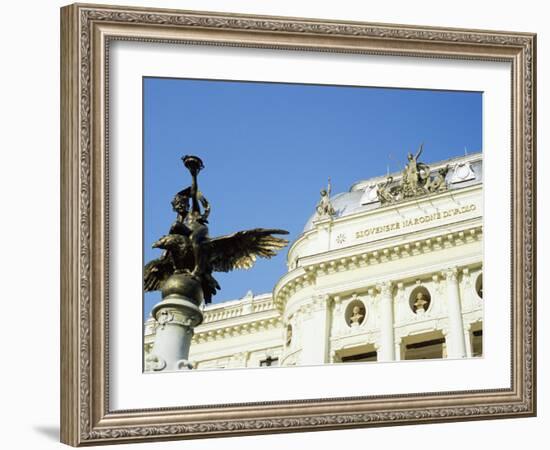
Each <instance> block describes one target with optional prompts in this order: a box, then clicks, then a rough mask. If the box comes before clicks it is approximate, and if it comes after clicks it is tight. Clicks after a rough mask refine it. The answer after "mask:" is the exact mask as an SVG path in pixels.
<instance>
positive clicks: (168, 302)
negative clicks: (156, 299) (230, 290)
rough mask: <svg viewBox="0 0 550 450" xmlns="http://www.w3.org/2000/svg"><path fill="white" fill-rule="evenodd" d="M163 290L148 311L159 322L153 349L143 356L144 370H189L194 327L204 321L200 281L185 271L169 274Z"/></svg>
mask: <svg viewBox="0 0 550 450" xmlns="http://www.w3.org/2000/svg"><path fill="white" fill-rule="evenodd" d="M162 294H163V300H162V301H161V302H160V303H157V304H156V305H155V306H154V307H153V310H152V312H151V314H152V315H153V317H154V318H155V319H156V321H157V324H158V325H157V329H156V332H155V341H154V344H153V349H152V350H151V353H150V354H149V355H147V357H146V358H145V370H146V371H177V370H189V369H191V368H192V365H191V363H190V362H189V361H188V359H187V358H188V357H189V347H190V345H191V339H192V338H193V330H194V328H195V327H196V326H197V325H199V324H200V323H201V322H202V321H203V314H202V311H201V309H200V308H199V305H200V304H201V302H202V289H201V287H200V282H199V281H197V280H196V279H194V278H192V277H190V276H188V275H185V274H177V275H172V277H170V278H169V279H168V280H167V281H166V283H165V285H164V287H163V290H162Z"/></svg>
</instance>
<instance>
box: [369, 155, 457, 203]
mask: <svg viewBox="0 0 550 450" xmlns="http://www.w3.org/2000/svg"><path fill="white" fill-rule="evenodd" d="M422 150H423V145H421V146H420V148H419V149H418V151H417V152H416V154H414V155H413V154H412V153H409V154H408V155H407V164H406V165H405V168H404V169H403V173H402V176H401V179H400V180H399V182H396V183H394V180H393V177H391V176H389V177H388V178H387V179H386V180H385V181H383V182H382V183H379V184H378V198H379V199H380V203H382V204H387V203H395V202H397V201H400V200H405V199H408V198H412V197H418V196H420V195H426V194H430V193H435V192H441V191H445V190H446V189H447V184H446V182H445V178H446V176H447V173H448V172H449V166H448V165H447V166H445V167H443V168H441V169H439V170H438V171H437V172H436V173H435V174H434V175H433V176H430V167H429V166H428V165H427V164H424V163H423V162H420V161H419V158H420V155H421V154H422Z"/></svg>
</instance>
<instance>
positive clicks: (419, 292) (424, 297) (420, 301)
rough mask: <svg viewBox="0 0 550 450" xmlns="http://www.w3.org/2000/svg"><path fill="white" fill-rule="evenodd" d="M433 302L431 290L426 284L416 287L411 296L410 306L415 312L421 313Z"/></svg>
mask: <svg viewBox="0 0 550 450" xmlns="http://www.w3.org/2000/svg"><path fill="white" fill-rule="evenodd" d="M431 302H432V297H431V295H430V291H428V289H426V288H425V287H424V286H417V287H415V288H414V289H413V290H412V292H411V295H410V297H409V306H410V307H411V310H412V312H414V313H415V314H419V313H420V314H421V313H424V312H426V311H427V310H428V308H429V307H430V304H431Z"/></svg>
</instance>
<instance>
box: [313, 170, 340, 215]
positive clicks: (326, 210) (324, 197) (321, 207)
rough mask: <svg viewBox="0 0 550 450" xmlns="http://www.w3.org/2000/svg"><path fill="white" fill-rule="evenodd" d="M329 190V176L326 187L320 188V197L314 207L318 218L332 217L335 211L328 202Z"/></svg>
mask: <svg viewBox="0 0 550 450" xmlns="http://www.w3.org/2000/svg"><path fill="white" fill-rule="evenodd" d="M330 191H331V186H330V178H329V179H328V185H327V188H326V189H321V199H320V200H319V203H318V204H317V206H316V208H315V210H316V212H317V214H316V217H318V218H323V217H332V216H334V215H335V214H336V211H335V210H334V207H333V206H332V203H331V202H330Z"/></svg>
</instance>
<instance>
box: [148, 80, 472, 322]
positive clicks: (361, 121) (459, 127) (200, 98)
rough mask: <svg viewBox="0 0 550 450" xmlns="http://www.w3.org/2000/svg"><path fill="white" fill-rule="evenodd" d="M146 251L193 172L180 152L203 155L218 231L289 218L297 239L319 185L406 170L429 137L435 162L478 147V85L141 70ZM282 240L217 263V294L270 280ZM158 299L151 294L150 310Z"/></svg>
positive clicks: (337, 186)
mask: <svg viewBox="0 0 550 450" xmlns="http://www.w3.org/2000/svg"><path fill="white" fill-rule="evenodd" d="M143 94H144V96H143V99H144V100H143V102H144V111H143V138H144V142H143V152H144V155H143V158H144V169H143V170H144V218H143V219H144V233H143V248H144V259H145V262H147V261H149V260H151V259H153V258H155V257H158V256H159V255H160V251H159V250H157V249H152V248H151V244H152V243H153V242H154V241H155V240H156V239H158V238H159V237H160V236H162V235H164V234H166V233H167V232H168V229H169V227H170V225H171V223H172V222H173V220H174V218H175V213H174V212H173V211H172V208H171V205H170V201H171V200H172V197H173V196H174V194H175V193H176V192H178V191H179V190H181V189H182V188H184V187H187V186H188V185H189V184H190V177H189V173H188V172H187V170H186V169H185V168H184V167H183V164H182V162H181V159H180V158H181V157H182V156H183V155H186V154H194V155H198V156H200V157H201V158H202V160H203V161H204V164H205V169H204V170H203V171H202V172H201V174H200V175H199V186H200V188H201V191H202V192H203V193H204V195H205V196H206V198H207V199H208V200H209V201H210V203H211V205H212V212H211V215H210V235H211V236H219V235H224V234H229V233H232V232H234V231H237V230H244V229H249V228H255V227H268V228H283V229H286V230H288V231H289V232H290V240H291V241H292V240H294V239H296V238H297V237H298V236H299V234H300V233H301V231H302V229H303V227H304V224H305V223H306V221H307V219H308V218H309V216H310V215H311V214H312V213H313V212H314V208H315V205H316V203H317V201H318V199H319V190H320V189H321V188H322V187H324V186H325V185H326V182H327V177H329V176H330V177H331V180H332V193H333V195H334V194H337V193H339V192H343V191H347V190H349V187H350V186H351V184H352V183H354V182H355V181H358V180H361V179H366V178H369V177H372V176H378V175H380V174H384V173H386V171H387V169H388V166H389V170H390V171H396V170H401V169H402V168H403V165H404V163H405V160H406V154H407V152H408V151H412V150H416V149H417V147H418V146H419V145H420V144H421V143H422V142H424V153H423V155H422V158H421V159H422V160H423V161H425V162H427V163H429V162H432V161H438V160H441V159H446V158H451V157H454V156H458V155H463V154H464V151H465V148H466V149H467V150H468V151H469V152H475V151H480V150H481V149H482V94H481V93H479V92H454V91H430V90H414V89H385V88H368V87H351V86H318V85H304V84H286V83H257V82H235V81H216V80H188V79H164V78H144V80H143ZM286 253H287V251H286V249H285V250H283V251H282V252H281V253H280V254H279V255H278V256H277V257H275V258H273V259H271V260H263V259H262V260H259V261H258V262H257V263H256V265H255V266H254V267H253V268H252V269H250V270H248V271H244V270H237V271H233V272H230V273H228V274H225V273H216V274H215V277H216V279H217V280H218V281H219V283H220V285H221V288H222V289H221V291H220V292H219V293H218V295H217V296H216V297H215V298H214V302H220V301H224V300H231V299H235V298H240V297H242V296H243V295H245V293H246V292H247V291H248V290H249V289H251V290H252V291H253V292H254V293H263V292H270V291H271V290H272V288H273V286H274V285H275V283H276V282H277V280H278V279H279V278H280V277H281V276H282V275H283V274H284V273H285V272H286ZM159 300H160V293H158V292H155V293H147V294H146V295H145V303H144V314H145V315H148V314H149V311H150V310H151V307H152V306H153V305H154V304H155V303H156V302H157V301H159Z"/></svg>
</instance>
